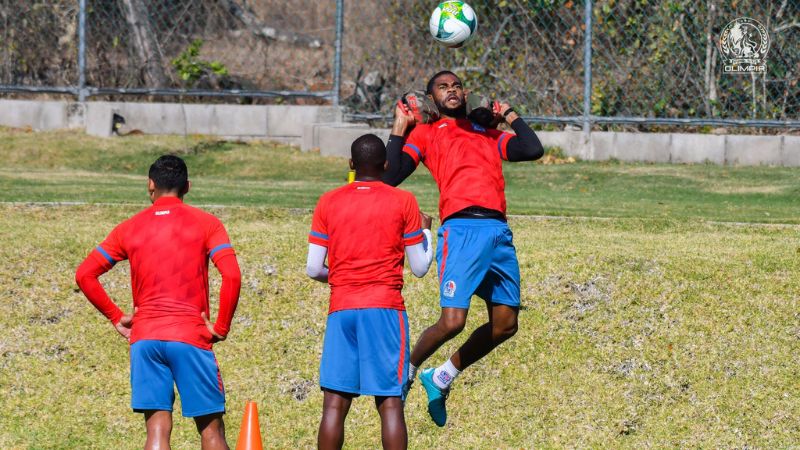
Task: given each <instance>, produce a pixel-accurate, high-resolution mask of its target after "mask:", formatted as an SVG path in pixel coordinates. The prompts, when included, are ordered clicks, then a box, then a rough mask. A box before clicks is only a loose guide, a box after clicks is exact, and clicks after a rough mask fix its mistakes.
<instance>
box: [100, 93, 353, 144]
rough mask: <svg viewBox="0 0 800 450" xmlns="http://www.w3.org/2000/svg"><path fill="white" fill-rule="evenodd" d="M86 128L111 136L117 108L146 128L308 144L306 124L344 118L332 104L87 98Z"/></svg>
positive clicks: (132, 126) (128, 121)
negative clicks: (138, 100)
mask: <svg viewBox="0 0 800 450" xmlns="http://www.w3.org/2000/svg"><path fill="white" fill-rule="evenodd" d="M86 105H87V106H86V108H87V111H86V132H87V133H89V134H91V135H94V136H104V137H108V136H111V121H112V117H113V115H114V114H119V115H121V116H122V117H124V118H125V127H124V129H127V130H141V131H142V132H143V133H145V134H184V135H187V134H206V135H212V136H223V137H228V138H237V139H269V140H273V141H280V142H285V143H289V144H293V145H298V146H299V145H300V144H302V140H303V139H302V138H303V132H304V126H305V125H306V124H312V123H319V122H325V123H331V122H341V120H342V113H341V110H340V109H339V108H336V107H332V106H287V105H205V104H180V103H110V102H88V103H86Z"/></svg>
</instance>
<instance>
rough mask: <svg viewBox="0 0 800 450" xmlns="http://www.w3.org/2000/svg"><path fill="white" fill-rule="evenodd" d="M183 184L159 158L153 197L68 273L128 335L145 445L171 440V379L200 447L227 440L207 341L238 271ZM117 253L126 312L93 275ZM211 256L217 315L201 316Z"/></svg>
mask: <svg viewBox="0 0 800 450" xmlns="http://www.w3.org/2000/svg"><path fill="white" fill-rule="evenodd" d="M189 187H190V182H189V179H188V172H187V169H186V164H185V163H184V162H183V160H182V159H180V158H178V157H176V156H162V157H160V158H158V159H157V160H156V161H155V162H154V163H153V165H152V166H150V172H149V180H148V182H147V189H148V191H149V193H150V200H151V201H152V203H153V205H152V206H151V207H149V208H147V209H145V210H143V211H141V212H140V213H138V214H136V215H135V216H133V217H131V218H130V219H128V220H126V221H124V222H122V223H121V224H120V225H118V226H117V227H116V228H114V230H113V231H112V232H111V234H109V235H108V237H107V238H106V240H105V241H103V242H102V243H101V244H100V245H99V246H98V247H97V248H96V249H94V250H93V251H92V252H91V253H90V254H89V256H88V257H87V258H86V260H84V261H83V263H82V264H81V265H80V267H78V272H77V274H76V275H75V279H76V281H77V283H78V286H79V287H80V288H81V290H82V291H83V293H84V294H85V295H86V297H87V298H88V299H89V301H90V302H92V304H93V305H94V306H95V307H96V308H97V309H98V310H99V311H100V312H101V313H103V315H105V316H106V317H107V318H108V319H109V320H110V321H111V324H112V325H114V327H115V328H116V330H117V332H118V333H119V334H120V335H122V337H124V338H125V339H126V340H127V341H128V342H130V361H131V369H130V370H131V372H130V375H131V388H132V395H131V407H132V408H133V410H134V411H135V412H139V413H144V419H145V426H146V428H147V441H146V443H145V449H165V448H169V438H170V433H171V431H172V404H173V402H174V400H175V392H174V390H173V383H174V384H175V385H177V386H178V392H179V393H180V396H181V406H182V407H183V415H184V416H185V417H192V418H194V420H195V424H196V426H197V431H198V432H199V433H200V437H201V443H202V448H203V449H204V450H210V449H227V448H228V445H227V443H226V442H225V425H224V423H223V420H222V415H223V414H224V412H225V391H224V388H223V385H222V376H221V375H220V372H219V366H218V365H217V360H216V357H215V356H214V352H213V351H212V350H211V347H212V345H213V344H214V343H215V342H219V341H222V340H225V337H226V336H227V335H228V331H229V330H230V326H231V319H232V318H233V313H234V311H235V310H236V305H237V303H238V301H239V288H240V286H241V275H240V273H239V264H238V263H237V261H236V255H235V253H234V251H233V248H232V247H231V244H230V240H229V239H228V233H227V232H226V231H225V228H224V227H223V226H222V223H221V222H220V221H219V220H218V219H217V218H216V217H214V216H212V215H211V214H208V213H205V212H203V211H201V210H199V209H197V208H193V207H191V206H188V205H185V204H184V203H183V197H184V195H186V193H187V192H189ZM124 259H128V260H130V268H131V288H132V291H133V308H134V314H133V315H130V314H125V313H123V312H122V310H121V309H120V308H119V307H118V306H117V305H116V304H115V303H114V302H113V301H112V300H111V299H110V298H109V296H108V294H107V293H106V291H105V290H104V289H103V286H102V285H101V284H100V282H99V281H98V277H100V275H102V274H104V273H105V272H108V271H109V270H111V268H112V267H114V265H115V264H116V263H118V262H119V261H122V260H124ZM209 259H210V260H211V261H213V262H214V265H216V266H217V269H219V271H220V273H221V274H222V288H221V289H220V294H219V297H220V306H219V316H218V317H217V321H216V323H211V322H210V321H209V318H208V317H209V306H208V260H209Z"/></svg>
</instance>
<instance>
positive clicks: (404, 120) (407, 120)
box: [392, 100, 416, 136]
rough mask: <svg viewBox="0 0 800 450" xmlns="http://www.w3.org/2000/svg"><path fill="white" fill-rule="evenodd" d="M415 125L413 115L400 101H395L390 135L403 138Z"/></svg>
mask: <svg viewBox="0 0 800 450" xmlns="http://www.w3.org/2000/svg"><path fill="white" fill-rule="evenodd" d="M415 124H416V119H414V114H413V113H412V112H411V110H410V109H409V108H408V106H406V105H404V104H403V101H402V100H398V101H397V106H395V108H394V125H392V134H393V135H395V136H404V135H405V134H406V132H408V130H410V129H411V128H412V127H413V126H414V125H415Z"/></svg>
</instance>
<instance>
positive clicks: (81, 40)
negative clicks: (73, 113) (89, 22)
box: [78, 0, 87, 103]
mask: <svg viewBox="0 0 800 450" xmlns="http://www.w3.org/2000/svg"><path fill="white" fill-rule="evenodd" d="M86 92H87V90H86V0H80V1H79V7H78V101H79V102H81V103H83V102H85V101H86Z"/></svg>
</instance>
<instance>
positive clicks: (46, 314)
mask: <svg viewBox="0 0 800 450" xmlns="http://www.w3.org/2000/svg"><path fill="white" fill-rule="evenodd" d="M0 137H3V138H4V139H0V156H2V157H3V161H4V164H3V168H2V169H0V180H2V181H0V183H2V187H0V196H2V198H1V199H0V200H4V201H10V200H11V201H20V202H29V201H88V202H115V203H116V202H119V203H130V204H129V205H126V204H122V205H117V204H113V205H112V204H87V205H66V206H64V205H62V206H47V205H36V204H4V205H0V217H2V219H0V329H2V330H3V331H4V332H3V333H2V334H0V404H2V405H3V408H0V424H2V427H0V448H4V449H5V448H35V449H38V448H98V449H105V448H120V449H129V448H130V449H133V448H141V445H142V442H143V439H144V428H143V424H142V421H141V417H140V416H139V415H135V414H133V413H131V412H130V410H129V408H128V404H129V401H130V397H129V395H130V388H129V385H128V352H127V349H126V344H125V343H124V342H123V341H122V340H121V339H120V338H119V337H118V336H117V335H116V334H115V332H114V331H113V329H112V327H111V326H110V325H109V324H108V323H107V322H106V321H105V320H104V319H103V318H102V316H101V315H100V314H99V313H98V312H97V311H95V310H94V309H93V308H92V307H91V305H90V304H89V302H88V301H86V299H85V298H84V297H83V295H82V294H81V293H80V292H78V291H77V290H76V287H75V285H74V280H73V276H74V270H75V268H76V266H77V265H78V264H79V262H80V261H81V260H82V259H83V257H84V256H85V255H86V254H87V253H88V251H89V250H90V249H91V248H92V247H93V246H95V245H96V244H97V243H98V242H99V241H101V240H102V239H103V238H104V237H105V235H106V234H107V233H108V231H110V230H111V228H112V227H113V226H114V225H115V224H116V223H118V222H119V221H121V220H123V219H125V218H127V217H129V216H130V215H131V214H134V213H135V212H136V211H138V210H139V209H140V208H142V207H143V206H145V204H146V197H145V195H144V178H143V176H142V175H141V173H143V171H146V168H147V165H148V164H149V163H150V162H151V160H152V159H153V158H154V156H156V155H157V154H159V153H161V152H165V151H174V150H180V149H187V148H192V147H193V146H196V145H200V144H202V146H204V148H211V147H213V148H214V149H213V150H210V151H204V152H203V151H201V152H198V154H197V155H194V154H192V152H186V151H184V153H186V154H188V155H190V156H188V157H187V159H188V160H189V166H190V170H191V171H192V174H193V176H192V178H193V180H194V183H195V184H194V190H193V191H192V192H191V193H190V194H189V196H188V198H187V200H188V201H189V202H190V203H196V204H198V203H205V204H219V205H222V206H218V207H210V208H208V210H209V211H211V212H212V213H214V214H215V215H217V216H218V217H220V218H221V219H222V220H223V222H224V223H225V224H226V227H227V228H228V230H229V232H230V235H231V238H232V241H233V243H234V245H235V246H236V249H237V253H238V254H239V259H240V265H241V267H242V271H243V287H242V297H241V301H240V305H239V309H238V310H237V313H236V317H235V318H234V324H233V330H232V332H231V335H230V338H229V339H228V340H227V341H225V342H223V343H221V344H219V345H217V346H216V347H215V351H216V352H217V356H218V359H219V361H220V365H221V367H222V373H223V376H224V378H225V382H226V388H227V391H228V408H229V413H228V415H227V416H226V421H227V425H228V427H227V428H228V437H229V442H230V443H231V444H233V443H235V440H236V436H237V435H238V429H239V423H240V421H241V414H242V410H243V407H244V402H245V401H246V400H247V399H254V400H256V401H257V402H258V405H259V410H260V416H261V423H262V430H263V432H264V437H265V444H266V445H267V447H268V448H296V447H299V448H308V447H313V446H314V444H315V439H316V429H317V425H318V420H319V415H320V411H321V401H322V395H321V393H320V392H319V390H318V387H317V382H318V363H319V352H320V350H321V346H322V333H323V330H324V321H325V312H326V309H327V295H328V289H327V287H326V286H325V285H323V284H320V283H316V282H313V281H311V280H309V279H308V278H307V277H306V276H305V275H304V270H303V269H304V263H305V250H306V246H307V244H306V238H305V236H306V233H307V229H308V226H309V222H310V214H309V212H308V208H310V207H311V206H313V204H314V202H315V200H316V197H317V196H318V195H319V193H321V192H322V191H324V190H325V189H328V188H330V187H333V186H338V185H340V184H341V183H342V180H343V179H344V176H345V169H344V165H343V164H342V161H341V160H337V159H326V158H321V157H319V156H316V155H308V154H301V153H298V152H295V151H291V150H286V149H284V148H281V147H276V146H272V145H270V144H260V143H251V144H225V143H215V142H212V141H207V140H204V139H203V138H189V139H185V138H150V137H139V138H130V139H110V140H96V139H90V138H87V137H85V136H82V135H80V134H73V133H52V134H50V133H48V134H41V135H33V134H27V133H21V132H16V131H5V132H2V133H1V134H0ZM11 140H13V142H14V143H13V144H9V141H11ZM75 159H77V160H79V161H76V160H75ZM233 162H236V164H233ZM508 169H509V170H508V172H507V179H508V182H509V183H508V184H509V204H510V209H511V211H512V212H515V213H518V214H522V213H526V212H531V213H535V214H548V213H550V214H558V215H580V216H601V217H607V218H605V219H602V218H561V219H555V218H523V217H515V218H513V219H512V220H511V227H512V228H513V230H514V233H515V244H516V246H517V250H518V254H519V259H520V268H521V271H522V277H523V281H522V303H523V308H522V310H521V312H520V330H519V333H518V335H517V336H515V337H514V338H513V339H512V340H511V341H509V342H508V343H506V344H504V345H503V346H501V347H500V348H499V349H497V351H495V352H493V353H492V354H490V355H489V356H488V357H487V358H486V359H484V360H482V361H481V362H479V363H478V364H476V365H475V366H474V367H472V368H470V369H468V370H467V371H465V372H464V374H463V375H462V376H461V377H460V378H459V380H458V381H457V382H456V386H455V387H454V389H453V393H452V395H451V397H450V400H449V403H448V404H449V405H450V407H451V416H450V422H449V424H448V426H447V427H446V428H444V429H439V428H437V427H435V426H434V425H433V424H432V423H431V422H430V420H429V419H428V418H427V413H426V411H425V404H424V393H423V390H422V389H421V387H420V386H419V384H417V385H416V386H415V388H414V391H412V393H411V397H410V399H409V403H408V406H407V412H406V416H407V421H408V425H409V434H410V443H411V447H412V448H432V447H433V448H563V447H567V448H575V447H595V448H597V447H610V448H641V447H655V448H663V447H700V448H733V447H735V448H744V447H745V446H746V447H749V448H786V447H791V446H793V445H796V443H797V442H800V425H798V422H797V420H796V418H797V417H798V415H800V381H798V380H800V377H798V370H797V367H798V359H797V352H798V348H799V347H800V316H798V313H797V311H798V307H799V306H800V304H799V303H800V301H799V300H798V299H799V297H798V292H800V290H798V288H800V282H799V281H798V278H797V276H796V273H797V272H798V269H800V267H799V266H800V257H798V254H800V242H798V239H797V231H798V227H797V226H793V225H788V226H784V225H770V224H755V223H754V224H726V223H718V222H717V221H723V222H724V221H737V222H768V221H774V222H786V223H796V219H795V218H794V216H793V215H792V212H793V208H792V202H791V200H790V198H791V195H792V193H793V192H794V191H796V189H797V187H798V186H797V182H795V181H794V179H795V178H797V177H796V172H797V171H793V170H790V169H769V168H720V167H712V166H659V165H625V164H590V163H581V164H575V165H569V166H540V165H533V164H523V165H516V166H510V167H508ZM228 171H229V172H228ZM584 177H588V180H587V179H585V178H584ZM409 186H410V187H411V189H412V190H414V191H415V192H417V193H418V195H419V197H420V200H421V202H422V203H423V205H426V208H429V209H431V208H433V207H434V206H435V202H436V198H435V197H436V191H435V186H433V185H432V184H431V183H430V181H429V175H428V174H427V173H426V171H425V170H424V169H423V170H420V171H419V174H418V175H415V176H414V178H413V179H412V180H411V182H410V184H409ZM582 190H586V192H582ZM244 194H248V195H247V196H244ZM655 199H662V201H663V202H664V204H663V205H659V204H658V203H657V201H656V200H655ZM725 202H729V204H730V205H732V206H731V207H730V209H729V208H728V207H726V206H725ZM233 205H242V206H244V207H238V206H237V207H232V206H233ZM767 214H769V215H767ZM433 270H434V269H432V272H431V273H430V274H429V275H428V276H427V277H426V278H424V279H422V280H417V279H414V278H413V277H411V276H410V274H408V273H407V275H406V280H407V286H406V288H405V290H404V295H405V297H406V301H407V305H408V309H409V311H408V312H409V319H410V326H411V338H412V340H413V339H415V338H416V337H417V336H419V334H420V332H421V331H422V329H424V327H425V326H427V325H429V324H431V323H432V322H433V321H434V320H436V318H437V317H438V313H439V307H438V299H437V298H436V292H437V290H436V283H437V282H436V277H435V273H434V272H433ZM211 272H212V279H211V283H212V292H215V291H216V289H218V287H219V278H218V276H217V275H216V273H215V272H214V271H213V270H212V271H211ZM102 281H103V283H104V285H105V286H106V287H107V288H108V290H109V292H110V294H111V295H112V297H113V298H115V299H116V300H117V301H118V302H119V303H120V304H121V305H123V307H124V308H125V309H126V310H129V309H130V286H129V283H130V280H129V273H128V266H127V264H126V263H120V264H118V265H117V266H116V267H115V268H114V270H112V271H111V272H110V273H108V274H107V275H105V276H104V277H103V278H102ZM215 303H216V298H212V305H213V304H215ZM475 306H476V307H475V308H474V309H473V310H472V311H471V314H470V318H469V323H468V325H467V328H468V330H470V329H473V328H474V327H476V326H477V325H478V324H480V323H481V322H482V321H483V320H485V317H486V316H485V311H484V308H483V307H482V306H481V305H477V304H476V305H475ZM465 338H466V333H465V335H464V336H460V337H459V338H456V339H455V340H454V341H453V342H451V343H448V344H446V345H445V346H444V347H443V348H442V349H441V350H440V351H439V352H437V354H436V355H434V357H433V358H432V360H431V362H432V363H437V364H438V363H439V362H441V361H442V360H443V359H444V358H445V357H446V356H447V355H448V354H449V353H450V352H452V351H453V350H454V349H455V348H456V346H457V345H458V344H459V343H461V342H463V340H464V339H465ZM177 405H179V402H176V406H177ZM178 411H179V408H178ZM172 442H173V445H174V448H176V449H192V448H197V447H198V445H197V442H198V441H197V437H196V432H195V430H194V427H193V425H192V423H191V421H190V420H187V419H182V418H180V416H179V415H177V416H176V422H175V430H174V432H173V438H172ZM346 442H347V443H346V446H347V448H377V447H379V445H380V437H379V423H378V419H377V414H376V413H375V412H374V408H373V405H372V402H371V401H370V400H369V399H358V400H356V402H355V403H354V408H353V410H352V411H351V414H350V417H349V418H348V422H347V441H346Z"/></svg>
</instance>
